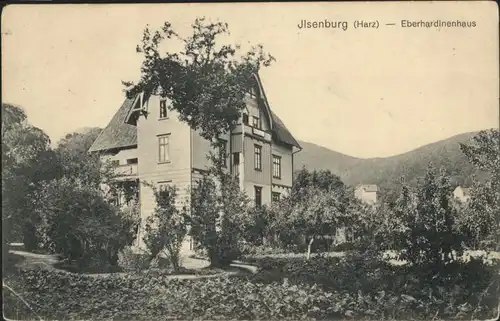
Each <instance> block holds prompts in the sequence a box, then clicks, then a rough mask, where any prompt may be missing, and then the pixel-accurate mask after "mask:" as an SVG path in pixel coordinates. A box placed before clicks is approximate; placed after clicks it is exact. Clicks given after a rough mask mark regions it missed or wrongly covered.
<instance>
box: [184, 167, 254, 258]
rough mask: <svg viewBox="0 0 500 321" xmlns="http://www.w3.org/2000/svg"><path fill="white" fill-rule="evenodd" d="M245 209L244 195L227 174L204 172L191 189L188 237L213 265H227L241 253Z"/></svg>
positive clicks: (246, 202)
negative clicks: (215, 174) (191, 238)
mask: <svg viewBox="0 0 500 321" xmlns="http://www.w3.org/2000/svg"><path fill="white" fill-rule="evenodd" d="M215 177H222V180H219V179H215ZM248 209H249V201H248V198H247V196H246V195H245V193H244V192H242V191H241V190H240V189H239V185H238V181H237V180H236V179H235V178H234V177H231V176H230V175H229V174H227V173H219V174H218V176H214V175H211V174H210V173H205V174H204V175H203V176H202V178H201V180H199V181H198V182H197V183H196V185H195V186H194V187H193V189H192V190H191V213H190V214H191V215H190V219H191V236H192V237H193V241H194V242H195V244H196V246H197V247H198V248H201V249H204V250H206V252H207V255H208V258H209V259H210V263H211V264H212V265H213V266H227V265H229V264H230V263H231V261H232V260H234V259H236V258H237V257H238V256H239V255H240V253H241V252H240V245H241V239H242V236H243V233H244V227H245V226H247V225H248V218H249V216H248V213H249V212H248Z"/></svg>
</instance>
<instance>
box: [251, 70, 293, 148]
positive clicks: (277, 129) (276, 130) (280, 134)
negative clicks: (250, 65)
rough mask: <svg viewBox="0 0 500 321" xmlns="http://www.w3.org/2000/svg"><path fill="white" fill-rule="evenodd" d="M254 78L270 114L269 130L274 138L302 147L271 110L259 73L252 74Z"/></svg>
mask: <svg viewBox="0 0 500 321" xmlns="http://www.w3.org/2000/svg"><path fill="white" fill-rule="evenodd" d="M254 76H255V80H256V81H257V84H258V86H259V89H260V92H261V94H262V99H263V101H264V104H265V107H266V109H267V110H268V111H269V113H270V116H271V122H272V124H271V130H272V132H273V134H274V135H275V138H276V139H277V140H278V141H280V142H283V143H285V144H289V145H292V146H295V147H297V148H302V147H301V146H300V144H299V143H298V142H297V140H296V139H295V138H294V137H293V135H292V133H290V131H289V130H288V128H286V126H285V124H284V123H283V121H282V120H281V119H280V118H279V117H278V116H277V115H276V114H275V113H274V112H273V111H272V110H271V107H270V106H269V101H268V100H267V96H266V93H265V91H264V86H263V85H262V80H261V79H260V77H259V74H254Z"/></svg>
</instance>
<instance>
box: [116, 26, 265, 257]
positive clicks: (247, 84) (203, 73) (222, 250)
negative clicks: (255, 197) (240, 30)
mask: <svg viewBox="0 0 500 321" xmlns="http://www.w3.org/2000/svg"><path fill="white" fill-rule="evenodd" d="M228 33H229V30H228V25H227V24H225V23H221V22H216V23H211V22H207V21H206V20H205V19H204V18H198V19H196V20H195V22H194V23H193V25H192V34H191V35H190V36H188V37H182V36H181V35H179V34H178V33H177V32H175V30H174V29H173V28H172V26H171V24H170V23H168V22H166V23H165V24H164V26H163V28H162V30H161V31H160V30H158V31H155V32H151V31H150V30H149V29H148V28H146V29H145V30H144V33H143V39H142V44H141V45H140V46H138V48H137V49H138V52H140V53H142V54H143V55H144V61H143V64H142V68H141V71H142V77H141V80H140V81H139V83H137V84H135V85H134V84H133V83H131V82H128V83H125V85H127V86H132V89H131V90H130V91H129V95H136V94H138V93H144V95H146V96H149V95H150V94H153V93H159V94H160V95H161V96H163V97H167V98H169V100H170V101H171V104H170V105H169V108H170V109H172V110H175V111H177V112H178V114H179V119H180V120H181V121H183V122H185V123H187V124H188V125H189V126H190V127H191V128H192V129H193V130H196V131H197V132H198V133H199V134H200V135H201V137H203V138H205V139H206V140H207V141H209V142H210V145H211V147H212V149H213V150H216V151H217V150H220V149H221V147H222V146H221V141H220V138H221V136H222V135H224V134H226V133H228V132H230V131H231V130H232V129H233V128H234V127H235V126H236V123H237V121H238V119H239V118H240V117H241V113H242V111H243V110H244V108H245V107H246V102H245V97H246V94H247V92H248V91H249V90H250V88H251V87H252V86H253V85H254V78H253V77H252V76H253V74H255V73H258V71H259V69H260V68H261V67H262V66H269V65H270V64H271V62H272V61H273V60H274V58H273V57H272V56H270V55H268V54H266V53H264V51H263V48H262V46H257V47H254V48H252V49H251V50H250V51H248V52H246V53H241V52H240V47H239V46H233V45H230V44H221V43H220V40H219V39H220V37H221V36H224V35H226V34H228ZM175 40H177V41H180V43H181V45H182V46H183V47H184V48H183V50H181V51H179V52H167V53H165V55H162V54H161V53H160V45H161V44H162V43H163V42H164V41H170V42H172V41H175ZM207 156H208V157H209V159H211V161H212V163H213V166H212V167H211V168H210V169H209V172H210V174H211V175H212V178H210V179H216V180H217V185H218V188H216V189H212V187H211V186H212V185H211V184H209V183H207V182H208V180H209V178H206V179H205V180H202V182H201V183H202V185H201V186H198V188H196V189H195V190H194V192H195V193H194V195H195V196H194V198H196V197H197V196H199V195H198V194H197V193H198V192H199V193H201V194H200V195H203V193H215V194H213V195H212V196H210V197H211V198H212V199H213V201H214V204H213V205H215V209H216V210H217V211H216V212H213V210H209V212H210V213H211V214H210V215H208V217H206V218H203V219H198V218H197V217H196V215H198V214H199V215H203V214H201V212H200V208H205V204H204V203H203V202H201V201H200V202H199V201H197V200H196V199H195V201H194V202H193V204H192V207H193V208H192V213H193V214H194V216H195V218H193V221H194V223H193V224H195V225H196V224H198V226H204V228H205V229H207V231H203V232H201V231H200V230H199V229H198V227H195V228H194V229H193V233H195V234H193V235H194V237H195V239H197V240H198V243H199V244H200V245H202V246H203V247H205V248H207V249H208V251H209V255H210V258H211V262H212V264H216V265H218V264H227V263H228V262H229V261H230V260H231V258H233V257H234V255H235V254H236V252H237V251H236V249H237V242H238V237H237V236H238V234H239V233H236V232H235V231H234V230H233V228H237V225H236V224H235V222H237V221H238V219H239V217H240V216H241V215H242V213H243V212H246V208H244V205H243V203H244V202H243V199H244V196H242V195H241V191H240V190H239V187H238V184H237V183H236V181H235V179H234V178H233V177H231V176H229V175H228V174H227V173H226V172H225V171H224V170H223V169H222V165H221V164H222V158H223V157H226V155H223V153H216V154H214V153H213V151H212V152H211V155H207ZM205 185H206V186H205ZM214 186H215V185H214ZM234 197H236V199H234ZM196 206H200V208H195V207H196ZM212 214H213V215H212ZM214 219H215V220H216V221H214ZM214 222H219V223H217V225H218V229H220V231H219V232H216V231H214V228H215V227H214V226H213V224H215V223H214ZM196 233H198V234H196Z"/></svg>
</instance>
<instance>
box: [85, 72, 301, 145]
mask: <svg viewBox="0 0 500 321" xmlns="http://www.w3.org/2000/svg"><path fill="white" fill-rule="evenodd" d="M255 79H256V81H257V85H258V86H259V88H260V92H261V93H262V99H263V102H264V105H265V107H266V109H267V111H268V113H269V115H270V117H271V130H272V132H273V135H274V138H275V139H276V140H278V141H280V142H282V143H285V144H288V145H292V146H295V147H297V148H301V146H300V145H299V143H298V142H297V140H296V139H295V138H294V137H293V135H292V134H291V133H290V131H289V130H288V128H286V126H285V124H284V123H283V121H282V120H281V119H280V118H279V117H278V116H277V115H276V114H275V113H273V112H272V111H271V109H270V107H269V103H268V101H267V97H266V94H265V93H264V89H263V87H262V82H261V80H260V78H259V75H257V74H255ZM138 96H139V95H138ZM138 96H136V97H133V98H127V99H125V101H124V102H123V104H122V106H121V107H120V109H118V111H117V112H116V114H115V115H114V116H113V118H112V119H111V121H110V122H109V124H108V126H106V128H104V130H103V131H102V132H101V134H100V135H99V136H98V137H97V139H96V140H95V142H94V143H93V144H92V146H91V147H90V149H89V152H96V151H104V150H110V149H116V148H125V147H132V146H136V145H137V127H136V126H134V125H132V124H128V123H127V122H126V121H127V119H128V117H129V116H130V112H131V110H132V109H133V107H134V105H135V104H134V102H136V100H137V98H138ZM143 99H144V100H145V99H147V97H144V98H143Z"/></svg>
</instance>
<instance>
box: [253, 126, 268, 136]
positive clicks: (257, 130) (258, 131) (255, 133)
mask: <svg viewBox="0 0 500 321" xmlns="http://www.w3.org/2000/svg"><path fill="white" fill-rule="evenodd" d="M252 134H254V135H256V136H260V137H265V136H266V132H265V131H263V130H261V129H258V128H256V127H252Z"/></svg>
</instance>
